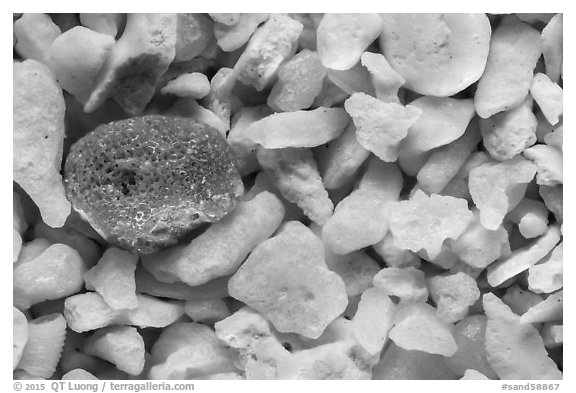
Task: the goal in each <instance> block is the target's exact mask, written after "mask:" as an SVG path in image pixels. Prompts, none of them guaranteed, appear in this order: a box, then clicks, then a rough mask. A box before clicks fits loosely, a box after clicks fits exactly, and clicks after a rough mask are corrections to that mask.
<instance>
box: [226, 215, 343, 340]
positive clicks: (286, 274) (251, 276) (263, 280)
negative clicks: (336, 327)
mask: <svg viewBox="0 0 576 393" xmlns="http://www.w3.org/2000/svg"><path fill="white" fill-rule="evenodd" d="M228 290H229V292H230V295H231V296H232V297H234V298H236V299H238V300H240V301H243V302H244V303H246V304H247V305H249V306H251V307H253V308H254V309H256V310H258V311H260V312H261V313H262V314H263V315H264V316H265V317H266V318H267V319H268V320H269V321H270V322H271V323H272V324H273V325H274V327H275V328H276V329H278V330H279V331H280V332H294V333H298V334H301V335H303V336H306V337H310V338H318V337H319V336H320V335H321V334H322V332H323V331H324V329H325V328H326V326H327V325H328V324H329V323H330V322H332V321H333V320H334V319H335V318H336V317H337V316H338V315H340V314H341V313H342V312H343V311H344V309H345V308H346V305H347V304H348V299H347V297H346V289H345V286H344V282H343V281H342V279H341V278H340V277H339V276H338V275H337V274H336V273H334V272H332V271H330V270H329V269H328V267H327V266H326V263H325V262H324V246H323V245H322V242H321V241H320V240H319V239H318V238H317V237H316V236H315V235H314V234H313V233H312V232H311V231H310V230H309V229H308V228H306V227H305V226H304V225H303V224H301V223H299V222H296V221H290V222H288V223H286V224H284V226H283V227H282V228H281V229H280V231H279V232H278V235H276V236H275V237H273V238H271V239H268V240H266V241H264V242H262V243H260V245H259V246H258V247H256V249H255V250H254V251H253V252H252V253H251V254H250V256H249V257H248V259H247V260H246V262H244V264H243V265H242V266H241V267H240V268H239V269H238V271H237V272H236V273H235V274H234V276H232V278H231V279H230V281H229V282H228ZM296 315H298V317H297V318H295V316H296Z"/></svg>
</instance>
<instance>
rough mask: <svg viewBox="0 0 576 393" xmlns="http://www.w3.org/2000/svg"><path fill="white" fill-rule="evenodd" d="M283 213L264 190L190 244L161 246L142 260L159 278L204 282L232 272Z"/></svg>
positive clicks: (271, 229) (167, 280)
mask: <svg viewBox="0 0 576 393" xmlns="http://www.w3.org/2000/svg"><path fill="white" fill-rule="evenodd" d="M283 217H284V207H283V206H282V203H281V202H280V200H279V199H278V198H277V197H276V196H275V195H273V194H271V193H269V192H266V191H265V192H262V193H259V194H258V195H256V196H255V197H254V198H252V199H251V200H247V201H244V202H241V203H240V204H239V205H238V207H237V208H236V210H234V211H233V212H232V213H230V214H229V215H227V216H226V217H225V218H223V219H222V220H220V221H218V222H216V223H214V224H212V225H211V226H210V227H209V228H208V229H207V230H206V231H205V232H203V233H202V234H201V235H199V236H198V237H196V238H194V239H193V240H192V241H191V242H190V244H188V245H185V246H184V245H181V246H176V247H172V248H169V249H166V250H162V251H160V252H158V253H156V254H153V255H149V256H146V257H144V258H143V260H142V262H143V264H144V266H146V268H148V270H150V271H151V272H152V273H153V274H154V275H155V276H156V277H157V278H159V279H161V280H162V281H165V282H172V283H173V282H175V281H181V282H184V283H186V284H188V285H200V284H204V283H207V282H209V281H210V280H212V279H214V278H217V277H222V276H226V275H230V274H232V273H234V272H235V271H236V269H237V268H238V267H239V266H240V265H241V264H242V262H243V261H244V259H245V258H246V256H247V255H248V254H249V253H250V252H251V251H252V250H253V249H254V247H256V246H257V245H258V244H259V243H260V242H262V241H263V240H266V239H268V238H269V237H270V236H271V235H272V234H273V233H274V231H275V230H276V229H277V228H278V226H279V225H280V223H281V222H282V219H283Z"/></svg>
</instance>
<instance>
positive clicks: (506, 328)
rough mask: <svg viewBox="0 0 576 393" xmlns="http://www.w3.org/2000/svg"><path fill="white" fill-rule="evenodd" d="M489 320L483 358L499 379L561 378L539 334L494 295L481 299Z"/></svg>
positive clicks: (487, 295)
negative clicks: (484, 357)
mask: <svg viewBox="0 0 576 393" xmlns="http://www.w3.org/2000/svg"><path fill="white" fill-rule="evenodd" d="M483 304H484V310H485V312H486V316H487V317H488V323H487V326H486V357H487V359H488V362H489V363H490V366H492V368H493V369H494V371H495V372H496V374H498V376H499V377H500V379H562V373H561V372H560V371H559V370H558V366H556V364H555V363H554V361H552V359H550V358H549V357H548V354H547V353H546V350H545V349H544V342H543V341H542V337H541V336H540V334H539V333H538V331H537V330H536V329H535V328H534V327H533V326H532V325H531V324H529V323H523V322H522V321H521V320H520V317H519V316H517V315H515V314H514V313H513V312H512V311H511V310H510V309H509V308H508V306H506V305H505V304H504V303H502V301H501V300H500V299H498V298H497V297H496V296H495V295H494V294H491V293H488V294H486V295H484V297H483Z"/></svg>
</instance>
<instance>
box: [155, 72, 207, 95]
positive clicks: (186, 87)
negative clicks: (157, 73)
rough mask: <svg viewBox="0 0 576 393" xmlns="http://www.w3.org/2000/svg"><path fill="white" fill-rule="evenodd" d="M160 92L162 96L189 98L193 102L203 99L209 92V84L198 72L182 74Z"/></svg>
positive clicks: (204, 76)
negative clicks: (192, 99) (170, 95)
mask: <svg viewBox="0 0 576 393" xmlns="http://www.w3.org/2000/svg"><path fill="white" fill-rule="evenodd" d="M160 92H161V93H162V94H173V95H176V96H178V97H190V98H194V99H195V100H197V99H200V98H204V97H205V96H206V95H207V94H208V93H209V92H210V82H209V81H208V78H206V75H204V74H201V73H199V72H192V73H190V74H182V75H180V76H178V77H177V78H176V79H173V80H171V81H170V82H168V83H167V84H166V86H164V87H163V88H162V89H161V90H160Z"/></svg>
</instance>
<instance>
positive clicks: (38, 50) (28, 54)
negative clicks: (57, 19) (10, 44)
mask: <svg viewBox="0 0 576 393" xmlns="http://www.w3.org/2000/svg"><path fill="white" fill-rule="evenodd" d="M60 34H62V31H61V30H60V28H59V27H58V26H57V25H56V24H55V23H54V22H53V21H52V19H51V18H50V16H48V15H47V14H32V13H25V14H23V15H22V16H21V17H20V18H19V19H18V20H17V21H16V22H14V37H15V39H16V45H14V49H15V50H16V52H18V54H19V55H20V56H22V57H23V58H24V59H34V60H37V61H39V62H40V63H42V64H44V65H46V66H48V67H50V61H51V58H50V45H52V42H54V40H55V39H56V37H58V36H59V35H60Z"/></svg>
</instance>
